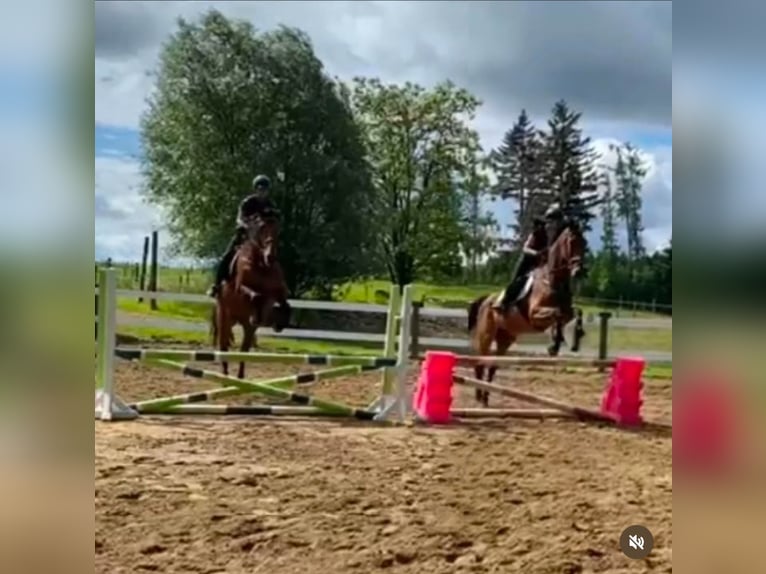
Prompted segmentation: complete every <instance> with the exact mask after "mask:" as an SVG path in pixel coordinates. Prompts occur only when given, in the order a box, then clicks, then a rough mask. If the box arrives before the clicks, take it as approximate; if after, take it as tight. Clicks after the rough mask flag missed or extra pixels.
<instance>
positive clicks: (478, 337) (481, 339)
mask: <svg viewBox="0 0 766 574" xmlns="http://www.w3.org/2000/svg"><path fill="white" fill-rule="evenodd" d="M487 301H489V299H487ZM487 301H485V302H484V303H482V305H481V308H480V309H479V318H478V321H477V324H476V330H475V332H474V335H473V343H474V345H473V347H474V351H475V352H476V354H477V355H480V356H482V357H486V356H488V355H489V354H490V349H491V348H492V342H493V341H494V340H495V331H496V329H497V326H496V325H495V318H494V316H493V315H492V314H493V313H494V311H493V310H492V309H491V308H490V306H489V304H488V303H487ZM484 368H485V367H484V365H482V364H476V365H474V367H473V373H474V375H475V377H476V378H477V379H479V380H480V381H483V380H484ZM475 396H476V401H477V402H479V403H481V404H486V402H487V401H488V400H489V394H488V393H487V392H486V391H482V390H480V389H476V390H475Z"/></svg>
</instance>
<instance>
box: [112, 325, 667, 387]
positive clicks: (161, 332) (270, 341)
mask: <svg viewBox="0 0 766 574" xmlns="http://www.w3.org/2000/svg"><path fill="white" fill-rule="evenodd" d="M119 332H120V333H121V334H123V335H128V336H131V337H135V338H136V339H137V340H140V341H146V342H155V343H164V344H169V343H176V344H192V345H202V346H208V345H210V339H209V337H208V336H207V335H206V334H203V333H189V332H183V331H174V330H170V329H156V328H153V327H120V328H119ZM258 346H259V347H261V348H263V349H265V350H268V351H274V352H285V353H310V354H318V355H323V354H326V355H331V354H337V355H369V354H370V353H371V352H372V353H379V352H380V345H375V344H370V343H353V344H352V343H337V342H333V343H326V342H322V341H305V340H296V339H281V338H280V339H274V338H269V337H259V338H258ZM646 374H647V377H651V378H660V379H670V378H672V377H673V369H672V367H671V366H665V365H650V366H649V367H647V371H646Z"/></svg>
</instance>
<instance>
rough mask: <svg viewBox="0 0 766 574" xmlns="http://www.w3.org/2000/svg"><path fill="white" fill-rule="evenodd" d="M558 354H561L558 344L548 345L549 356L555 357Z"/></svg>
mask: <svg viewBox="0 0 766 574" xmlns="http://www.w3.org/2000/svg"><path fill="white" fill-rule="evenodd" d="M558 354H559V348H558V347H557V346H556V345H549V346H548V356H550V357H555V356H556V355H558Z"/></svg>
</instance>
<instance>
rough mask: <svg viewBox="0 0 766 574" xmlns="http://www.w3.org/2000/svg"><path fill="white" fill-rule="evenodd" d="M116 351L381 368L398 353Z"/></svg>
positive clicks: (132, 357) (141, 356)
mask: <svg viewBox="0 0 766 574" xmlns="http://www.w3.org/2000/svg"><path fill="white" fill-rule="evenodd" d="M114 354H115V355H116V356H117V357H120V358H121V359H126V360H129V361H155V360H165V361H190V362H195V363H215V362H221V361H229V362H234V363H236V362H243V363H271V364H273V363H279V364H283V365H327V366H333V367H341V366H349V365H359V366H363V367H371V368H373V369H381V368H383V367H395V366H396V365H397V359H396V358H395V357H360V356H354V355H300V354H291V353H284V354H282V353H240V352H236V351H190V350H187V349H126V348H117V349H115V350H114Z"/></svg>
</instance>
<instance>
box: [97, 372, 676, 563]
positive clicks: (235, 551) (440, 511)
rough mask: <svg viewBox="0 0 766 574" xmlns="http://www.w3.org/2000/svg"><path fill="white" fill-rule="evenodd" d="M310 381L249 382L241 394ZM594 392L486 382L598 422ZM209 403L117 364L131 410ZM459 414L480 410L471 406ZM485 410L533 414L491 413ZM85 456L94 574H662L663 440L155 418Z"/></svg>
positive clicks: (464, 401) (652, 399)
mask: <svg viewBox="0 0 766 574" xmlns="http://www.w3.org/2000/svg"><path fill="white" fill-rule="evenodd" d="M209 368H211V369H215V370H217V366H211V367H209ZM305 369H306V367H290V366H266V367H256V366H250V367H249V369H248V377H250V378H253V379H260V378H267V377H269V376H280V375H285V374H287V373H292V372H298V371H299V370H305ZM511 376H512V377H513V379H512V380H513V383H511ZM605 377H606V375H605V374H597V373H577V374H574V373H564V372H552V371H551V370H547V371H545V370H537V371H513V372H510V371H504V372H501V373H500V374H499V377H498V379H497V380H498V382H500V383H502V384H508V385H510V384H514V385H517V386H518V388H521V389H525V390H531V391H534V392H539V393H541V394H546V395H548V396H551V397H556V398H559V399H565V400H570V401H571V402H575V403H579V404H582V405H585V406H597V405H598V401H599V397H600V394H601V391H602V389H603V385H604V381H605ZM379 383H380V375H376V374H366V375H363V376H357V377H346V378H343V379H337V380H333V381H327V382H323V383H320V384H319V385H315V386H314V387H313V388H312V391H311V392H312V393H313V394H316V395H317V396H323V397H332V398H335V399H341V400H346V401H348V402H350V403H353V404H358V405H365V404H367V403H368V402H369V401H370V400H372V399H373V398H374V397H375V396H376V394H377V390H378V385H379ZM214 386H215V385H211V384H210V383H205V382H204V381H203V382H198V381H195V380H190V379H187V378H184V377H182V376H181V375H178V374H176V373H174V372H172V371H165V370H162V369H158V368H155V367H146V366H143V365H139V364H126V363H122V362H120V363H118V364H117V389H118V392H119V394H120V395H121V396H122V397H123V398H125V399H128V400H134V399H143V398H153V397H160V396H165V395H169V394H174V393H178V392H189V391H192V390H207V389H211V388H214ZM644 401H645V403H644V414H645V416H646V417H647V418H649V419H651V420H653V421H659V422H665V423H668V422H670V419H671V384H670V381H647V382H646V389H645V396H644ZM228 402H229V403H230V404H247V403H249V402H254V401H253V400H252V399H251V400H247V399H239V400H236V399H229V400H228ZM259 402H261V401H259ZM457 404H458V405H459V406H475V405H474V404H473V401H472V392H471V391H470V390H467V389H466V390H464V391H462V392H461V395H460V397H459V398H458V400H457ZM490 406H495V407H499V406H526V405H520V404H519V403H514V402H513V401H508V400H503V399H501V398H499V397H495V396H493V397H492V398H491V405H490ZM95 454H96V469H95V506H96V541H95V561H96V572H97V573H104V574H119V573H128V572H130V573H140V572H162V573H168V574H170V573H181V572H183V573H207V574H213V573H224V572H228V573H249V574H255V573H261V572H262V573H265V574H287V573H300V574H313V573H317V574H321V573H325V572H333V573H357V574H368V573H370V572H391V573H405V572H407V573H410V572H412V573H415V572H417V573H419V574H425V573H442V572H443V573H448V572H477V573H484V572H498V573H506V572H520V573H524V574H527V573H530V574H531V573H541V574H542V573H551V574H552V573H558V574H574V573H580V572H582V573H586V572H610V573H620V572H671V571H672V567H671V563H672V550H671V549H672V494H673V493H672V471H671V438H670V436H669V433H668V432H663V431H658V430H652V431H642V432H627V431H625V430H619V429H614V428H608V427H605V426H600V425H595V424H590V423H582V422H577V421H570V420H543V421H538V420H503V421H498V420H495V421H489V420H488V421H473V422H470V423H466V424H461V425H452V426H449V427H441V428H436V427H430V428H426V427H422V426H418V427H380V426H377V425H373V424H370V423H361V422H359V423H357V422H344V421H337V420H336V421H325V420H318V419H305V418H303V419H284V418H280V419H275V418H264V417H260V418H255V417H251V418H244V417H201V416H186V417H181V416H175V417H159V416H154V417H142V418H141V419H140V420H137V421H131V422H120V423H101V422H96V445H95ZM630 524H643V525H645V526H647V527H648V528H649V529H650V530H651V531H652V532H653V534H654V538H655V546H654V550H653V552H652V553H651V554H650V556H649V557H648V558H646V559H644V560H640V561H632V560H629V559H628V558H626V557H624V556H623V555H622V553H621V552H620V550H619V548H618V539H619V536H620V533H621V532H622V530H623V529H624V528H625V527H626V526H628V525H630Z"/></svg>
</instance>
